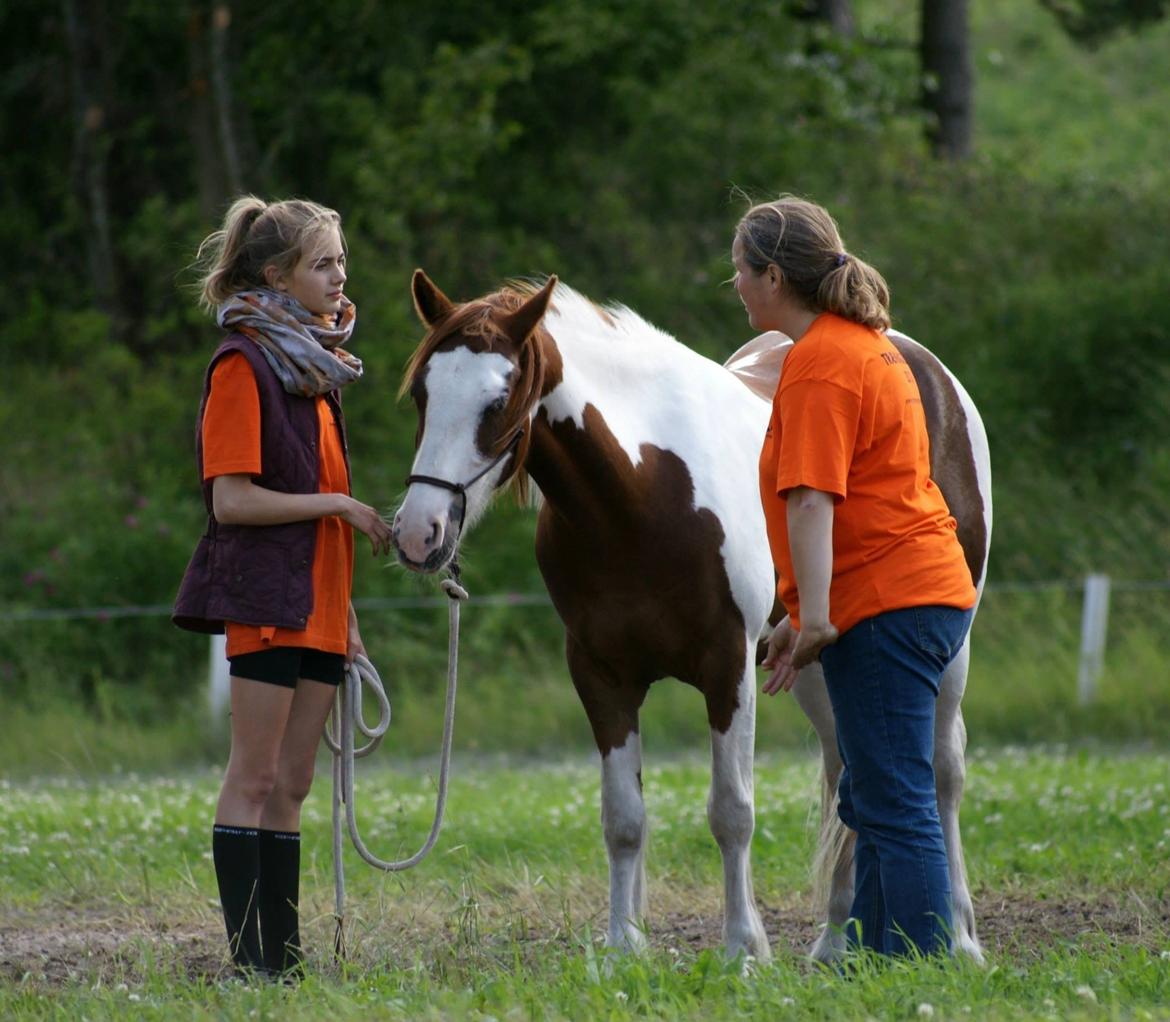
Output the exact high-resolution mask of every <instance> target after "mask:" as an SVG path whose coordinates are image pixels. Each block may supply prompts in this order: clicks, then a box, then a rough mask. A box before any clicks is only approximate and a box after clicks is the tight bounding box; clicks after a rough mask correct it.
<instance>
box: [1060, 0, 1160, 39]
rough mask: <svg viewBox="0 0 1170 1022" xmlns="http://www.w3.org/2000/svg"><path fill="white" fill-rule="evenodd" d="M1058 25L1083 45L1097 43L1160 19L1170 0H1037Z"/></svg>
mask: <svg viewBox="0 0 1170 1022" xmlns="http://www.w3.org/2000/svg"><path fill="white" fill-rule="evenodd" d="M1040 3H1041V4H1043V6H1044V7H1045V8H1047V9H1048V10H1050V11H1051V12H1052V13H1053V14H1054V15H1056V20H1057V21H1059V22H1060V24H1061V27H1062V28H1063V29H1064V30H1065V31H1066V32H1067V33H1068V34H1069V35H1070V36H1072V38H1073V39H1075V40H1076V41H1077V42H1078V43H1080V44H1081V45H1083V46H1096V45H1097V44H1099V43H1102V42H1104V41H1105V40H1106V39H1107V38H1108V37H1109V36H1111V35H1113V34H1114V33H1116V32H1120V31H1122V30H1124V29H1130V30H1135V31H1136V30H1137V29H1139V28H1142V27H1144V26H1145V25H1148V24H1152V23H1153V22H1155V21H1160V20H1161V19H1162V18H1164V17H1166V14H1167V12H1168V11H1170V0H1040Z"/></svg>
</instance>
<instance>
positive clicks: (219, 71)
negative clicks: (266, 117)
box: [211, 3, 244, 195]
mask: <svg viewBox="0 0 1170 1022" xmlns="http://www.w3.org/2000/svg"><path fill="white" fill-rule="evenodd" d="M231 23H232V10H231V7H230V6H229V5H228V4H226V3H217V4H215V6H214V7H213V9H212V12H211V82H212V91H213V92H214V94H215V112H216V121H217V124H218V127H219V144H220V148H221V149H222V150H223V163H224V170H225V171H226V173H227V182H228V187H229V188H230V189H231V190H232V193H233V194H235V195H239V194H240V192H242V191H243V190H244V174H243V169H242V167H241V164H240V146H239V143H238V141H237V138H236V125H235V117H234V116H233V103H232V87H231V73H230V71H229V67H230V61H229V60H228V29H229V28H230V27H231Z"/></svg>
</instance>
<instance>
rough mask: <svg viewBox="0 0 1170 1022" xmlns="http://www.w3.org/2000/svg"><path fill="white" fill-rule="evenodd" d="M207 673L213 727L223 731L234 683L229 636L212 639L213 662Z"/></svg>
mask: <svg viewBox="0 0 1170 1022" xmlns="http://www.w3.org/2000/svg"><path fill="white" fill-rule="evenodd" d="M208 666H209V670H208V673H207V706H208V709H209V710H210V712H211V726H212V728H213V729H221V728H223V726H224V720H225V718H226V716H227V712H228V705H229V704H230V702H231V693H232V683H231V679H230V675H229V673H228V662H227V636H226V635H213V636H212V637H211V661H210V664H209V665H208Z"/></svg>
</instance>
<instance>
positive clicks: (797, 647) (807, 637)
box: [763, 486, 837, 695]
mask: <svg viewBox="0 0 1170 1022" xmlns="http://www.w3.org/2000/svg"><path fill="white" fill-rule="evenodd" d="M786 503H787V515H788V546H789V549H790V550H791V551H792V569H793V572H794V573H795V575H796V590H797V592H798V593H799V594H800V631H799V632H794V631H793V629H792V626H791V624H790V623H789V621H788V618H785V619H784V620H783V621H781V622H780V624H779V625H777V626H776V629H775V630H774V631H773V633H772V637H771V638H770V639H769V643H768V657H767V659H766V660H765V661H764V666H765V667H770V668H773V670H772V673H771V674H770V675H769V676H768V677H767V678H766V679H765V681H764V686H763V691H764V693H765V694H766V695H775V694H776V693H777V692H779V691H781V690H783V691H785V692H787V691H789V690H790V689H791V688H792V686H793V684H795V682H796V675H797V673H798V672H799V671H800V670H801V668H803V667H807V666H808V665H809V664H811V663H812V662H813V661H814V660H816V658H817V657H819V656H820V655H821V650H822V649H824V648H825V647H826V646H828V645H830V644H831V643H833V642H836V641H837V629H836V628H834V627H833V624H832V622H831V621H830V620H829V587H830V585H831V584H832V581H833V495H832V494H831V493H825V492H823V491H821V490H813V489H810V488H809V487H807V486H798V487H796V488H795V489H792V490H789V491H788V498H787V502H786Z"/></svg>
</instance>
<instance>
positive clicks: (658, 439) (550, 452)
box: [394, 270, 990, 961]
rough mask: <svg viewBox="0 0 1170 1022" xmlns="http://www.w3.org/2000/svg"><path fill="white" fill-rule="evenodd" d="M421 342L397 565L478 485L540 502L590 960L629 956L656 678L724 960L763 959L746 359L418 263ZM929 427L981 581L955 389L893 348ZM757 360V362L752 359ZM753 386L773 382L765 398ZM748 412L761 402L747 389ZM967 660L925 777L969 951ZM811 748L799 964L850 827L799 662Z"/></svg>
mask: <svg viewBox="0 0 1170 1022" xmlns="http://www.w3.org/2000/svg"><path fill="white" fill-rule="evenodd" d="M412 291H413V295H414V302H415V307H416V309H417V311H418V314H419V317H420V318H421V320H422V321H423V324H424V325H425V326H426V327H427V333H426V336H425V337H424V338H423V340H422V342H421V344H420V345H419V347H418V349H417V350H416V351H415V352H414V354H413V355H412V357H411V359H410V361H409V363H408V364H407V368H406V373H405V376H404V379H403V385H402V393H409V394H410V395H411V397H412V398H413V400H414V402H415V405H416V407H417V410H418V432H417V436H416V446H417V450H416V455H415V460H414V465H413V467H412V469H411V475H410V477H409V478H408V480H407V483H408V489H407V493H406V496H405V498H404V500H403V503H402V505H401V507H400V508H399V509H398V512H397V514H396V515H395V519H394V542H395V546H396V549H397V553H398V558H399V560H400V561H401V563H402V564H404V565H405V566H406V567H408V568H410V569H412V570H415V571H420V572H436V571H439V570H440V569H442V568H443V567H445V566H446V565H448V564H449V563H450V562H451V560H452V558H453V557H454V556H455V554H456V552H457V549H458V546H459V543H460V541H461V540H462V538H463V536H464V534H465V533H466V532H467V530H468V529H470V528H471V526H472V525H473V523H474V522H475V520H476V519H477V517H478V516H479V515H480V514H482V513H483V511H484V510H485V508H486V507H487V505H488V503H489V501H490V499H491V497H492V494H493V493H494V492H495V491H496V490H498V489H499V488H501V487H502V486H503V485H504V484H506V483H507V482H508V481H509V480H512V481H514V482H515V483H516V485H517V486H518V487H519V488H520V489H521V492H523V491H524V488H525V487H526V486H527V484H528V479H529V477H531V479H532V480H533V481H535V483H536V485H537V486H538V487H539V490H540V493H541V495H542V497H543V502H542V506H541V509H540V513H539V519H538V522H537V533H536V557H537V562H538V564H539V567H540V570H541V573H542V575H543V577H544V580H545V583H546V585H547V587H548V591H549V594H550V596H551V597H552V601H553V604H554V606H555V607H556V610H557V612H558V614H559V615H560V617H561V619H562V621H563V623H564V626H565V647H566V656H567V660H568V666H569V672H570V675H571V676H572V680H573V684H574V686H575V688H576V690H577V693H578V696H579V697H580V699H581V703H582V705H583V706H584V708H585V712H586V714H587V716H588V718H589V723H590V726H591V727H592V729H593V736H594V739H595V741H596V744H597V748H598V751H599V752H600V754H601V820H602V829H603V831H604V836H605V842H606V847H607V852H608V856H609V869H610V898H609V926H608V932H607V943H608V945H609V946H612V947H619V948H626V949H630V950H639V949H641V948H642V947H643V946H644V945H645V942H646V938H645V936H644V923H643V920H644V917H645V912H646V881H645V847H646V813H645V807H644V803H643V799H642V778H641V767H642V754H641V740H640V736H639V719H638V718H639V711H640V708H641V706H642V703H643V701H644V699H645V698H646V694H647V692H648V690H649V687H650V685H651V684H652V683H653V682H655V681H657V680H658V679H661V678H665V677H673V678H677V679H678V680H680V681H683V682H685V683H687V684H690V685H692V686H694V687H695V688H697V689H698V690H699V691H700V692H701V693H702V694H703V697H704V699H705V701H706V710H707V720H708V723H709V726H710V732H711V766H712V771H711V788H710V796H709V798H708V802H707V818H708V821H709V823H710V827H711V832H712V834H713V835H714V838H715V841H716V842H717V844H718V846H719V849H720V852H721V853H722V858H723V874H724V896H725V902H724V909H725V910H724V924H723V938H724V944H725V946H726V950H727V953H728V955H729V956H735V955H737V954H741V953H742V954H749V955H752V956H754V957H755V958H757V959H759V960H765V959H767V958H769V957H770V956H771V951H770V948H769V944H768V938H767V936H766V935H765V933H764V927H763V924H762V923H761V920H760V915H759V912H758V910H757V907H756V903H755V897H754V894H753V891H752V875H751V861H750V844H751V837H752V832H753V830H754V826H755V818H754V817H755V810H754V797H753V792H754V788H753V775H752V768H753V751H754V743H755V704H756V694H755V692H756V677H755V665H756V659H757V647H758V644H759V642H760V640H761V638H762V637H764V636H766V635H767V629H768V627H769V619H770V616H771V617H773V618H774V617H775V614H774V613H773V612H774V609H775V577H774V574H773V568H772V561H771V556H770V553H769V549H768V542H767V536H766V532H765V528H764V518H763V512H762V510H761V504H760V498H759V491H758V483H757V460H758V457H759V450H760V444H761V442H762V438H763V435H764V431H765V428H766V426H767V423H768V417H769V405H770V401H769V400H765V399H763V398H762V397H761V396H759V395H758V394H757V393H755V392H753V390H752V389H751V387H750V386H745V380H746V377H748V376H750V375H752V373H754V374H755V375H756V378H757V380H758V379H759V377H760V375H762V376H763V377H764V378H768V377H769V375H770V374H771V375H774V376H775V378H776V379H778V375H779V362H780V360H781V359H782V354H780V355H777V354H776V353H777V352H778V351H780V349H779V348H778V347H777V345H775V344H772V345H770V346H769V345H765V346H764V350H763V351H762V352H755V353H753V354H752V357H751V358H749V359H747V361H750V362H751V363H752V366H753V370H752V373H745V374H744V377H745V379H741V378H739V377H737V376H736V375H735V374H733V373H732V372H730V371H728V369H726V368H724V367H723V366H720V365H718V364H717V363H715V362H712V361H710V360H708V359H706V358H703V357H702V356H700V355H698V354H697V353H695V352H694V351H691V350H690V349H689V348H686V347H684V346H683V345H681V344H679V343H678V342H677V341H675V340H674V339H673V338H671V337H670V336H668V335H667V334H665V333H663V332H662V331H659V330H657V329H655V328H654V327H652V326H650V325H649V324H648V323H646V322H645V321H644V320H643V319H641V318H640V317H639V316H637V315H636V314H635V313H633V312H631V311H630V310H629V309H625V308H621V307H605V308H602V307H600V306H598V305H596V304H594V303H593V302H591V301H589V300H588V299H587V298H585V297H584V296H582V295H580V294H579V293H577V292H575V291H573V290H572V289H570V288H568V287H566V286H565V285H563V284H558V283H557V280H556V278H555V277H553V278H550V279H549V280H548V282H547V283H546V284H545V285H544V286H543V287H541V288H539V289H537V288H535V287H531V286H528V285H517V286H515V287H506V288H503V289H501V290H499V291H497V292H495V293H493V294H489V295H486V296H484V297H482V298H479V299H476V300H474V301H470V302H467V303H464V304H456V303H454V302H452V301H451V300H450V299H448V298H447V297H446V296H445V295H444V294H443V293H442V291H440V290H439V289H438V287H436V286H435V285H434V283H432V282H431V280H430V279H429V278H428V277H427V276H426V274H424V273H423V272H422V271H421V270H418V271H416V272H415V274H414V279H413V281H412ZM896 343H897V344H898V345H899V347H900V348H901V350H902V351H903V353H904V354H905V355H906V356H907V360H908V361H909V362H910V364H911V366H912V368H913V370H914V373H915V376H916V377H917V378H918V380H919V386H920V388H921V389H922V392H923V400H924V405H925V408H926V412H927V418H928V422H929V424H930V431H931V441H932V445H933V446H932V453H933V455H934V457H933V459H932V467H933V469H934V471H935V478H936V480H937V481H938V482H939V484H940V486H941V487H942V488H943V492H944V494H945V495H946V496H947V499H948V501H949V502H951V504H950V506H951V509H952V512H953V513H954V514H955V515H956V517H957V518H958V520H959V523H960V527H959V535H960V538H961V540H962V542H963V544H964V550H965V551H966V552H967V557H968V562H969V564H970V565H971V569H972V575H973V577H974V578H975V579H976V580H977V582H978V583H979V584H980V585H982V580H983V571H984V564H985V559H986V553H987V536H988V534H989V523H990V519H989V515H990V503H989V500H988V494H987V485H988V478H989V473H988V470H987V456H986V441H985V437H984V435H983V431H982V425H981V423H980V420H979V417H978V414H977V413H976V412H975V409H974V406H973V405H972V404H971V402H970V399H969V398H968V397H967V395H966V393H965V392H964V391H963V389H962V388H961V387H960V386H959V385H958V383H957V382H956V381H955V380H954V379H953V377H951V376H950V374H949V373H947V371H946V370H945V369H943V367H942V366H941V364H940V363H939V362H938V361H937V360H936V359H934V358H933V356H931V355H930V354H929V353H928V352H926V350H925V349H923V348H921V347H920V346H918V345H916V344H914V342H912V341H909V340H908V339H906V340H897V341H896ZM769 351H770V352H771V353H770V354H769ZM773 389H774V386H773ZM768 396H769V397H770V394H769V395H768ZM967 662H968V653H967V649H966V648H964V650H963V652H962V654H960V656H959V657H958V658H957V659H956V661H955V662H954V663H953V664H952V665H951V667H950V668H948V670H947V673H946V676H945V677H944V679H943V683H942V689H943V691H942V693H941V695H940V698H939V700H938V720H937V736H936V753H935V771H936V777H937V783H938V789H939V807H940V812H941V814H942V818H943V824H944V834H945V835H946V842H947V851H948V857H949V861H950V866H951V883H952V896H953V899H954V909H955V911H954V919H955V943H956V947H957V948H959V949H961V950H963V951H965V952H967V953H969V954H971V955H973V956H975V957H979V955H980V952H979V944H978V941H977V939H976V936H975V924H974V914H973V912H972V909H971V899H970V895H969V893H968V888H967V881H966V873H965V870H964V867H963V857H962V849H961V845H960V842H959V830H958V805H959V799H960V797H961V793H962V787H963V776H964V763H963V750H964V746H965V742H966V734H965V731H964V728H963V724H962V717H961V714H960V711H959V699H960V697H961V695H962V691H963V687H964V683H965V680H966V673H967ZM793 691H794V693H795V694H796V697H797V700H798V702H799V704H800V705H801V707H802V708H803V710H804V711H805V713H806V714H807V715H808V716H809V718H810V720H811V721H812V723H813V725H814V728H815V730H816V733H817V735H818V737H819V739H820V742H821V747H822V756H823V764H824V770H823V784H822V816H823V819H822V827H821V836H820V842H819V850H818V861H819V862H820V864H821V872H822V876H823V879H824V886H825V887H827V889H828V894H827V898H828V912H827V924H828V925H826V926H825V928H824V930H823V932H822V933H821V935H820V937H819V938H818V940H817V942H816V944H815V946H814V948H813V951H812V954H813V956H814V957H815V958H817V959H820V960H823V961H829V960H832V959H833V958H835V957H837V956H838V955H839V954H840V953H841V952H842V951H843V949H844V938H843V935H842V927H843V925H844V923H845V921H846V918H847V916H848V911H849V908H850V905H851V902H852V887H853V871H852V855H853V847H852V839H851V832H848V831H847V830H846V828H845V827H844V826H843V825H842V824H840V822H839V821H838V820H837V818H836V813H835V811H833V799H832V793H833V792H835V790H836V784H837V779H838V777H839V775H840V771H841V761H840V759H839V757H838V753H837V744H836V738H835V735H834V730H833V716H832V709H831V707H830V705H829V700H828V696H827V694H826V692H825V686H824V679H823V677H822V676H821V674H820V668H819V666H818V665H813V666H811V667H809V668H806V669H805V670H804V671H803V672H802V673H801V675H800V677H799V679H798V680H797V683H796V685H795V686H794V689H793Z"/></svg>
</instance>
